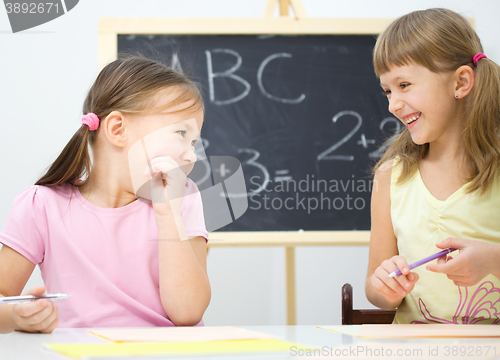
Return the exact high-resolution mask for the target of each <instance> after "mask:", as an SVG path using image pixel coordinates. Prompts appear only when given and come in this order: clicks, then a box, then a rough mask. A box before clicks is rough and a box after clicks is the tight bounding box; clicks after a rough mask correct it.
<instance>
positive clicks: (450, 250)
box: [387, 248, 457, 277]
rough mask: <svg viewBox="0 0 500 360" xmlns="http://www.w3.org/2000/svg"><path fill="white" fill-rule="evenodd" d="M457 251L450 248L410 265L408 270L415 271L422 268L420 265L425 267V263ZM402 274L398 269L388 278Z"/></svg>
mask: <svg viewBox="0 0 500 360" xmlns="http://www.w3.org/2000/svg"><path fill="white" fill-rule="evenodd" d="M455 250H457V249H454V248H448V249H445V250H443V251H440V252H438V253H436V254H434V255H431V256H427V257H426V258H424V259H422V260H419V261H415V262H414V263H413V264H410V265H409V266H408V268H409V269H410V270H411V269H414V268H416V267H417V266H420V265H423V264H425V263H428V262H429V261H432V260H434V259H437V258H440V257H441V256H444V255H446V254H449V253H451V252H453V251H455ZM401 274H402V272H401V270H399V269H397V270H396V271H393V272H391V273H390V274H389V275H387V277H395V276H398V275H401Z"/></svg>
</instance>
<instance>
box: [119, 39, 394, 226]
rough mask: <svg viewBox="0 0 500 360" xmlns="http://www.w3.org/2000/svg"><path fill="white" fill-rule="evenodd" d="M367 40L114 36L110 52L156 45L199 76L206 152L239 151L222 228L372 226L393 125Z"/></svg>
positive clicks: (232, 153)
mask: <svg viewBox="0 0 500 360" xmlns="http://www.w3.org/2000/svg"><path fill="white" fill-rule="evenodd" d="M374 44H375V36H374V35H303V36H302V35H301V36H264V35H261V36H252V35H149V36H148V35H140V36H139V35H119V36H118V52H124V51H127V52H130V51H136V50H139V51H140V52H141V53H143V54H146V55H152V56H153V53H154V54H155V55H154V56H155V57H158V56H157V52H159V53H161V54H162V56H163V55H164V58H165V59H166V58H169V59H172V66H173V67H175V68H177V69H178V70H179V71H183V72H184V73H189V74H191V75H192V77H194V79H195V80H196V81H198V82H199V83H200V84H201V86H202V91H203V97H204V100H205V113H206V115H205V122H204V125H203V129H202V139H203V144H204V146H205V150H206V154H207V155H208V156H232V157H236V158H238V159H239V160H240V162H241V164H242V170H243V172H244V175H245V182H246V185H247V192H248V193H247V194H246V195H244V194H240V195H244V196H247V197H248V210H247V211H246V213H245V214H244V215H243V216H241V217H240V218H238V219H237V220H236V221H234V222H232V223H231V224H229V225H227V226H225V227H224V228H223V229H221V230H223V231H278V230H300V229H303V230H369V229H370V196H371V189H372V187H373V182H372V179H373V177H372V176H371V175H370V167H371V166H372V165H373V164H374V161H375V160H376V159H378V158H380V155H381V150H383V149H380V146H381V144H382V142H383V141H384V140H385V139H386V138H387V137H388V136H389V135H392V134H394V133H395V132H397V131H399V129H400V125H399V123H398V121H397V120H396V119H395V118H393V117H391V115H390V113H389V112H388V110H387V99H386V98H385V96H384V95H383V94H382V89H381V88H380V85H379V81H378V79H377V78H376V76H375V74H374V71H373V67H372V62H371V54H372V49H373V46H374ZM196 170H197V169H196V168H195V171H196ZM212 170H213V171H218V172H219V173H220V172H229V171H230V170H229V169H224V168H219V169H213V168H212ZM193 175H194V177H195V180H196V176H198V185H199V186H200V187H203V186H204V185H203V184H200V183H199V182H200V180H201V181H202V182H203V181H205V180H203V174H199V175H197V174H196V173H195V172H193ZM205 179H206V177H205Z"/></svg>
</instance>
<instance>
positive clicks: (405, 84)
mask: <svg viewBox="0 0 500 360" xmlns="http://www.w3.org/2000/svg"><path fill="white" fill-rule="evenodd" d="M409 85H410V84H408V83H402V84H401V85H399V86H401V88H402V89H404V88H405V87H407V86H409Z"/></svg>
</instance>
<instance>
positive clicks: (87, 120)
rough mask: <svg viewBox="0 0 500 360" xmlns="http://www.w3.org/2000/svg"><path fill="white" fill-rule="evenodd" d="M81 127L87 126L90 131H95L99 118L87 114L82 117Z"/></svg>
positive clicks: (92, 114)
mask: <svg viewBox="0 0 500 360" xmlns="http://www.w3.org/2000/svg"><path fill="white" fill-rule="evenodd" d="M82 125H87V126H88V127H89V130H90V131H94V130H97V128H98V127H99V118H98V117H97V115H96V114H94V113H88V114H87V115H83V116H82Z"/></svg>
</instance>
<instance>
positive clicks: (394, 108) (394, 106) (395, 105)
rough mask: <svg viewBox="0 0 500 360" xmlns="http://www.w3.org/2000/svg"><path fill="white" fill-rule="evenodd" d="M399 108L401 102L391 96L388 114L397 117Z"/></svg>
mask: <svg viewBox="0 0 500 360" xmlns="http://www.w3.org/2000/svg"><path fill="white" fill-rule="evenodd" d="M401 107H402V102H401V100H400V99H399V98H397V97H395V96H391V98H390V99H389V112H390V113H391V114H394V115H395V116H396V117H397V116H398V115H397V113H398V112H399V111H400V110H401Z"/></svg>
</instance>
